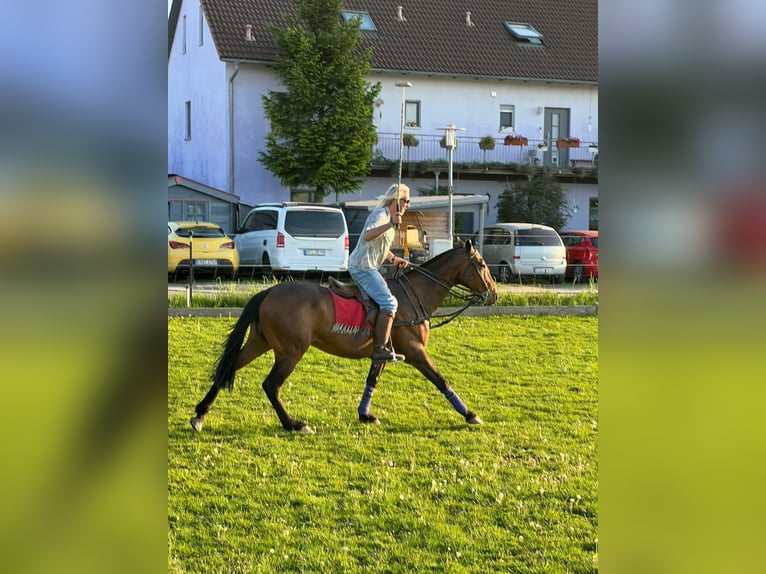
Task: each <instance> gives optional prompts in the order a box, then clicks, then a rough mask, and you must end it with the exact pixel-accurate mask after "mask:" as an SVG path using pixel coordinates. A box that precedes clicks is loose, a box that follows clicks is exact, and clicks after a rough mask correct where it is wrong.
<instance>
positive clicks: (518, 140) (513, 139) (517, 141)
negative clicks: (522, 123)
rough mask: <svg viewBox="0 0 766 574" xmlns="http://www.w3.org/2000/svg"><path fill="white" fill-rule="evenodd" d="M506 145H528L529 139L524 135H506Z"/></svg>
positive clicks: (504, 142)
mask: <svg viewBox="0 0 766 574" xmlns="http://www.w3.org/2000/svg"><path fill="white" fill-rule="evenodd" d="M503 144H504V145H527V144H529V140H528V139H527V138H525V137H522V136H505V139H504V140H503Z"/></svg>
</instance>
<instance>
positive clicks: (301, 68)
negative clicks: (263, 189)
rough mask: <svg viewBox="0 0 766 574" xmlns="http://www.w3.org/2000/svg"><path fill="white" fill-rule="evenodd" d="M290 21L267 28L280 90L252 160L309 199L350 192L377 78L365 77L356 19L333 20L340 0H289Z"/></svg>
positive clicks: (361, 172) (365, 144) (366, 60)
mask: <svg viewBox="0 0 766 574" xmlns="http://www.w3.org/2000/svg"><path fill="white" fill-rule="evenodd" d="M294 2H295V6H296V13H297V15H298V19H297V20H293V21H291V22H289V23H288V24H287V25H286V27H285V28H279V27H276V26H272V27H271V30H272V33H273V34H274V36H275V39H276V44H277V47H278V56H277V59H276V63H275V65H274V71H275V73H276V75H277V77H278V78H279V80H280V82H281V84H282V86H283V87H284V88H285V91H279V92H277V91H269V93H268V95H266V96H263V97H262V100H263V107H264V111H265V114H266V118H267V119H268V120H269V122H270V128H271V129H270V132H269V133H268V135H267V136H266V148H265V151H262V152H259V154H258V160H259V161H260V162H261V163H262V164H263V165H265V166H266V168H267V169H269V171H271V172H272V173H273V174H274V175H275V176H276V177H278V178H279V179H280V181H281V182H282V185H285V186H289V187H296V186H305V185H308V186H311V187H313V188H314V189H315V194H314V199H315V200H316V201H319V200H321V198H323V197H324V196H325V195H327V194H329V193H332V192H335V193H346V192H353V191H357V190H359V189H360V188H361V186H362V182H361V181H360V178H361V177H362V176H365V175H367V173H368V164H369V162H370V159H371V157H372V146H373V145H374V143H375V141H376V135H377V134H376V132H375V126H374V125H373V124H372V113H373V105H374V104H373V102H374V100H375V98H376V97H377V96H378V94H379V93H380V83H379V82H378V83H376V84H375V85H371V84H369V83H368V82H367V81H366V77H367V74H368V72H369V70H370V55H371V53H372V52H371V50H370V49H362V48H361V47H360V41H361V34H360V32H359V21H358V20H352V21H350V22H344V21H343V20H342V19H341V0H294Z"/></svg>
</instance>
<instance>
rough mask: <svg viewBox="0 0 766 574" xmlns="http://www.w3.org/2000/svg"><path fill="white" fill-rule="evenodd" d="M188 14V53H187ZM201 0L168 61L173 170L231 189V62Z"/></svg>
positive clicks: (186, 7) (187, 8)
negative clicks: (221, 53) (203, 16)
mask: <svg viewBox="0 0 766 574" xmlns="http://www.w3.org/2000/svg"><path fill="white" fill-rule="evenodd" d="M184 16H186V53H185V54H184V53H183V33H184V30H183V28H184ZM199 16H200V10H199V3H198V2H194V1H191V0H187V1H186V2H184V3H183V6H182V7H181V13H180V15H179V19H178V26H177V27H176V34H175V38H174V40H173V48H172V53H171V56H170V58H169V59H168V173H178V174H182V175H183V176H184V177H188V178H190V179H193V180H195V181H200V182H203V183H205V184H207V185H210V186H212V187H215V188H218V189H223V190H226V191H228V133H229V132H228V121H227V109H228V95H227V84H226V65H225V64H224V63H223V62H221V61H220V59H219V58H218V54H217V52H216V49H215V45H214V44H213V38H212V36H211V35H210V31H209V29H208V27H207V25H206V24H203V26H202V30H203V34H202V45H201V46H200V37H199ZM187 101H190V102H191V115H192V134H191V136H192V137H191V140H188V141H187V140H186V139H185V125H186V112H185V102H187Z"/></svg>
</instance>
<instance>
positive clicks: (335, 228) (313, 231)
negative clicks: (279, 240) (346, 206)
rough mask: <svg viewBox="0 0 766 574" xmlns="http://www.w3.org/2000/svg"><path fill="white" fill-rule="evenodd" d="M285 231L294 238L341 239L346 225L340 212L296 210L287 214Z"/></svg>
mask: <svg viewBox="0 0 766 574" xmlns="http://www.w3.org/2000/svg"><path fill="white" fill-rule="evenodd" d="M285 231H286V232H287V233H289V234H290V235H292V236H293V237H340V236H341V235H343V234H344V233H345V232H346V225H345V219H343V214H342V213H341V212H339V211H338V212H335V211H308V210H294V211H288V212H287V213H286V214H285Z"/></svg>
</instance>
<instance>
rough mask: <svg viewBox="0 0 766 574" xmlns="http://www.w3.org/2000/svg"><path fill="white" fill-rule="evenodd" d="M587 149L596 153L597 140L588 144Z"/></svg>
mask: <svg viewBox="0 0 766 574" xmlns="http://www.w3.org/2000/svg"><path fill="white" fill-rule="evenodd" d="M588 151H589V152H590V153H598V142H596V143H592V144H588Z"/></svg>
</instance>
